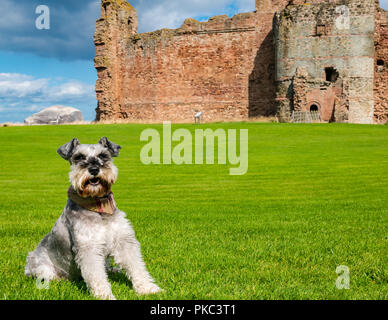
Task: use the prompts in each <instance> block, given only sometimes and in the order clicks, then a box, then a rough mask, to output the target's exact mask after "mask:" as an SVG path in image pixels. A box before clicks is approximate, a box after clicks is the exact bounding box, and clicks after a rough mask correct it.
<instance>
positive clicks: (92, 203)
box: [67, 186, 116, 215]
mask: <svg viewBox="0 0 388 320" xmlns="http://www.w3.org/2000/svg"><path fill="white" fill-rule="evenodd" d="M67 195H68V197H69V199H71V200H73V201H74V202H75V203H76V204H78V205H79V206H80V207H82V208H84V209H86V210H90V211H93V212H97V213H101V214H103V213H105V214H110V215H112V214H113V213H114V212H115V211H116V202H115V199H114V198H113V192H112V191H110V192H109V193H108V194H107V195H105V196H104V197H102V198H92V197H89V198H82V197H81V196H80V195H79V194H78V193H77V191H75V190H74V188H73V187H72V186H71V187H70V188H69V190H68V191H67Z"/></svg>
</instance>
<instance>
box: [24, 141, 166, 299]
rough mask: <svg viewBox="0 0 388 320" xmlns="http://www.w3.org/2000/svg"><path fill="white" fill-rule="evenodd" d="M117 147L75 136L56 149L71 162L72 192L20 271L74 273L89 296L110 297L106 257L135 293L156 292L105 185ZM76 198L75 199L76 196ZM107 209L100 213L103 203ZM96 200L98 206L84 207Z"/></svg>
mask: <svg viewBox="0 0 388 320" xmlns="http://www.w3.org/2000/svg"><path fill="white" fill-rule="evenodd" d="M120 149H121V147H120V146H118V145H116V144H115V143H113V142H111V141H109V140H108V139H107V138H102V139H101V140H100V141H99V143H98V144H93V145H87V144H81V143H80V142H79V140H78V139H73V140H72V141H70V142H69V143H67V144H65V145H63V146H62V147H60V148H59V149H58V153H59V155H60V156H61V157H62V158H64V159H65V160H68V161H69V162H70V165H71V170H70V175H69V176H70V182H71V185H72V186H71V188H70V189H71V190H73V193H74V194H75V197H74V194H73V196H70V189H69V199H68V200H67V204H66V207H65V209H64V211H63V213H62V215H61V216H60V217H59V219H58V221H57V222H56V224H55V226H54V227H53V229H52V230H51V232H50V233H49V234H47V235H46V236H45V237H44V238H43V240H42V241H41V242H40V243H39V245H38V246H37V248H36V249H35V250H34V251H32V252H30V253H29V255H28V257H27V265H26V268H25V274H26V275H27V276H31V277H37V278H38V279H41V280H46V281H50V280H53V279H61V278H65V279H76V278H79V277H80V276H82V277H83V279H84V280H85V282H86V284H87V286H88V288H89V289H90V290H91V292H92V293H93V294H94V296H95V297H97V298H100V299H115V297H114V296H113V294H112V291H111V286H110V283H109V282H108V276H107V269H108V267H109V264H110V263H109V261H110V258H113V259H114V262H115V263H116V264H117V265H118V266H119V267H121V268H122V269H123V270H124V271H125V273H126V274H127V276H128V278H130V279H131V281H132V284H133V288H134V289H135V291H136V292H137V293H138V294H152V293H157V292H159V291H160V290H161V289H160V288H159V287H158V286H157V285H156V284H155V282H154V280H153V279H152V277H151V276H150V274H149V273H148V271H147V269H146V266H145V264H144V261H143V258H142V255H141V252H140V244H139V242H138V241H137V239H136V237H135V233H134V231H133V228H132V226H131V224H130V223H129V221H128V220H127V219H126V218H125V216H126V215H125V213H124V212H122V211H120V210H118V209H116V206H115V203H114V199H113V196H111V186H112V185H113V184H114V183H115V181H116V179H117V174H118V170H117V167H116V166H115V165H114V164H113V160H112V157H117V156H118V155H119V153H120ZM77 199H78V200H80V201H78V200H77ZM104 201H105V205H106V206H107V207H108V208H111V210H110V211H109V210H107V212H108V213H105V212H104V211H105V210H104V208H103V206H101V203H102V204H104ZM93 203H94V204H97V206H96V207H98V209H99V210H94V209H95V208H94V207H93V205H92V206H90V204H93Z"/></svg>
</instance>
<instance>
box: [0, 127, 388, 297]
mask: <svg viewBox="0 0 388 320" xmlns="http://www.w3.org/2000/svg"><path fill="white" fill-rule="evenodd" d="M148 127H150V126H143V125H107V126H60V127H10V128H0V164H1V170H0V184H1V191H2V195H1V199H0V235H1V242H0V246H1V251H0V299H4V298H6V299H91V296H90V295H89V293H88V292H87V290H86V287H85V285H84V284H83V282H80V283H71V282H69V281H60V282H54V283H52V284H51V285H50V289H49V290H37V289H36V287H35V282H34V281H33V280H31V279H28V278H26V277H25V276H24V275H23V270H24V264H25V257H26V255H27V253H28V251H31V250H32V249H34V247H35V246H36V245H37V243H38V242H39V241H40V240H41V238H42V237H43V236H44V235H45V234H46V233H47V232H48V231H50V229H51V227H52V226H53V224H54V223H55V221H56V219H57V218H58V216H59V215H60V213H61V211H62V209H63V207H64V204H65V201H66V188H67V186H68V179H67V172H68V164H67V163H66V162H65V161H63V160H62V159H61V158H60V157H59V156H58V155H57V154H56V152H55V151H56V149H57V147H59V146H60V145H61V144H63V143H65V142H67V141H69V140H70V139H71V138H73V137H75V136H76V137H78V138H79V139H80V140H81V142H83V143H95V142H96V141H97V140H98V138H100V137H101V136H108V137H109V138H110V139H111V140H112V141H114V142H116V143H119V144H121V145H122V146H123V150H122V155H121V157H120V158H118V159H117V160H116V164H117V165H118V167H119V169H120V177H119V180H118V183H117V184H116V186H115V187H114V192H115V197H116V200H117V202H118V205H119V207H120V208H121V209H122V210H123V211H126V212H127V214H128V217H129V219H130V220H131V221H132V223H133V225H134V227H135V230H136V233H137V236H138V239H139V240H140V242H141V243H142V250H143V253H144V256H145V260H146V263H147V265H148V268H149V270H150V272H151V274H152V275H153V276H154V278H155V279H157V282H158V283H159V284H160V286H161V287H163V288H164V289H166V293H163V294H160V295H157V296H155V297H147V298H151V299H152V298H153V299H155V298H159V299H387V298H388V286H387V282H388V272H387V265H388V264H387V262H388V261H387V220H388V206H387V195H388V127H387V126H357V125H340V124H336V125H287V124H252V123H250V124H245V123H239V124H214V125H206V127H210V128H218V127H221V128H225V129H227V128H238V129H239V128H248V129H249V150H250V153H249V171H248V174H247V175H245V176H230V175H229V174H228V166H224V165H220V166H218V165H202V166H195V165H186V166H176V165H172V166H167V165H165V166H144V165H142V164H141V163H140V161H139V153H140V149H141V147H142V144H141V143H140V142H139V136H140V132H141V131H142V130H143V129H144V128H148ZM151 127H158V126H151ZM177 127H178V126H177ZM177 127H174V128H177ZM179 127H182V126H179ZM184 127H187V128H191V130H193V129H194V128H195V127H194V126H189V125H186V126H184ZM158 128H160V127H158ZM342 264H344V265H347V266H348V267H349V268H350V272H351V289H350V290H337V289H336V287H335V280H336V277H337V275H336V273H335V269H336V267H337V266H338V265H342ZM111 282H112V288H113V292H114V294H115V295H116V297H117V298H119V299H139V297H138V296H136V294H135V293H134V292H133V290H131V289H130V288H129V287H130V283H129V282H128V281H126V280H125V277H123V276H119V275H113V276H111ZM141 298H142V297H141Z"/></svg>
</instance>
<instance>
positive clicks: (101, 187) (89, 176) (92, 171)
mask: <svg viewBox="0 0 388 320" xmlns="http://www.w3.org/2000/svg"><path fill="white" fill-rule="evenodd" d="M120 149H121V147H120V146H119V145H117V144H115V143H113V142H111V141H109V140H108V139H107V138H105V137H104V138H102V139H100V141H99V142H98V143H97V144H81V143H80V142H79V140H78V139H73V140H71V141H70V142H69V143H66V144H65V145H63V146H62V147H60V148H59V149H58V151H57V152H58V154H59V155H60V156H61V157H62V158H63V159H65V160H68V161H69V162H70V175H69V176H70V182H71V184H72V186H73V188H74V189H75V190H76V191H77V192H78V194H79V195H80V196H81V197H84V198H86V197H103V196H104V195H106V194H107V193H108V192H109V191H110V189H111V186H112V185H113V184H114V183H115V182H116V180H117V174H118V170H117V167H116V166H115V165H114V164H113V157H118V156H119V154H120Z"/></svg>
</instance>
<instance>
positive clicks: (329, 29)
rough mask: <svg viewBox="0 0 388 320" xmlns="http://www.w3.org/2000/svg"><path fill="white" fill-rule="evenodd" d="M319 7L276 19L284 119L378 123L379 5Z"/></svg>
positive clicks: (366, 0)
mask: <svg viewBox="0 0 388 320" xmlns="http://www.w3.org/2000/svg"><path fill="white" fill-rule="evenodd" d="M314 3H315V4H310V5H305V4H299V5H289V6H287V8H286V9H284V10H283V11H281V12H278V13H277V14H276V16H275V21H274V33H275V42H276V78H275V80H276V83H277V99H276V100H277V107H278V112H279V115H280V116H281V118H284V119H283V120H284V121H287V119H289V115H290V113H291V112H292V111H294V112H310V111H316V112H319V113H320V116H321V119H322V120H324V121H336V122H350V123H373V112H374V98H373V85H374V51H375V49H374V32H375V1H374V0H363V1H359V0H348V1H346V2H342V1H324V2H320V3H319V2H317V1H314ZM343 3H346V4H343Z"/></svg>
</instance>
